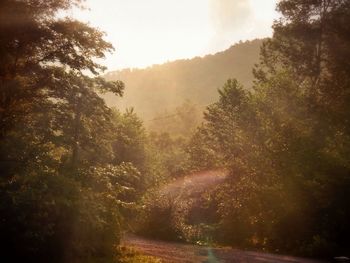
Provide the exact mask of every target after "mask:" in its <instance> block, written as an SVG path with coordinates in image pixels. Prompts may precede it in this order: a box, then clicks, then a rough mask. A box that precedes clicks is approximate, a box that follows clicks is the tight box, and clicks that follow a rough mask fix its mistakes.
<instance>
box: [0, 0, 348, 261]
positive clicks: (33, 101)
mask: <svg viewBox="0 0 350 263" xmlns="http://www.w3.org/2000/svg"><path fill="white" fill-rule="evenodd" d="M83 2H84V1H81V0H46V1H34V0H18V1H17V0H4V1H0V18H1V19H0V59H1V63H0V233H1V235H0V249H1V256H2V259H3V260H4V262H30V263H31V262H35V263H36V262H39V263H46V262H53V263H81V262H91V263H96V262H111V263H112V262H113V263H128V262H129V263H130V262H160V261H159V260H157V259H155V258H152V257H149V256H144V255H140V254H138V253H135V252H132V251H130V250H129V248H125V247H123V246H122V245H123V242H122V241H123V235H124V233H130V232H132V233H133V234H136V235H144V236H147V237H149V238H152V239H162V240H171V241H174V240H176V241H178V242H183V243H195V244H200V245H203V244H204V245H207V246H208V249H207V250H208V251H207V253H208V255H205V254H201V255H200V256H201V258H203V261H205V262H218V260H216V259H215V253H220V251H218V250H216V251H215V249H212V248H213V247H214V248H215V246H217V245H220V246H221V245H225V246H231V247H233V248H234V249H235V250H234V251H235V252H238V253H228V254H231V255H230V257H229V258H227V262H246V261H239V258H240V256H239V255H238V254H241V256H242V253H239V251H240V250H237V249H244V250H260V251H263V252H269V253H273V254H280V253H282V254H288V255H303V256H308V257H319V258H323V259H326V260H327V262H329V261H330V260H333V258H334V257H336V256H347V257H349V256H350V253H349V251H350V239H349V236H350V224H349V222H350V206H349V200H350V198H349V189H350V51H349V50H350V49H349V47H350V27H349V25H350V1H348V0H317V1H309V0H280V1H279V2H278V4H277V10H278V11H279V12H280V14H281V18H280V19H279V20H277V21H275V22H274V24H273V30H274V33H273V36H272V37H271V38H269V39H265V40H264V41H261V40H255V41H251V42H246V43H240V44H237V45H235V46H233V47H231V48H230V49H229V50H227V51H224V52H221V53H218V54H216V55H209V56H206V57H204V58H195V59H190V60H180V61H175V62H170V63H166V64H164V65H158V66H153V67H150V68H147V69H139V70H133V71H131V70H124V71H121V72H118V73H110V74H108V75H104V71H103V70H104V69H105V68H104V67H103V66H102V65H101V64H99V63H97V62H96V61H100V59H103V58H105V55H106V54H107V53H109V52H111V51H112V50H113V46H112V44H111V43H109V42H107V41H106V40H105V35H104V34H103V33H102V32H101V31H99V30H98V29H96V28H94V27H92V26H91V25H89V24H86V23H83V22H80V21H78V20H75V19H73V18H72V17H62V13H64V12H67V11H69V10H71V9H74V8H79V7H81V5H82V4H83ZM259 47H261V49H260V54H259V55H258V53H259ZM257 61H258V63H257V64H256V65H254V64H255V63H256V62H257ZM106 77H107V80H106ZM112 79H113V81H112ZM117 79H118V80H117ZM120 80H123V81H125V84H126V86H125V85H124V83H123V82H122V81H120ZM112 93H113V94H115V96H118V97H122V96H123V95H124V93H125V98H126V99H125V101H124V102H123V101H121V100H116V101H115V104H114V105H115V106H118V107H119V108H124V107H125V104H127V106H134V107H135V109H136V111H135V110H134V109H132V108H128V109H126V110H125V111H121V110H119V109H117V108H113V107H111V106H110V105H108V104H107V103H106V101H105V100H104V99H103V98H102V97H101V94H102V95H104V96H106V97H110V98H111V95H110V94H112ZM110 102H111V101H110ZM208 104H209V105H208ZM204 105H208V106H207V107H205V108H204V109H203V110H201V107H204ZM167 109H169V110H167ZM157 112H160V113H158V114H157ZM137 113H139V114H140V116H142V118H141V117H140V116H139V115H138V114H137ZM151 116H154V117H152V118H155V119H156V120H155V119H153V121H152V122H150V120H149V119H147V118H151ZM201 116H202V117H201ZM166 120H170V121H169V122H167V121H166ZM131 240H138V239H137V238H134V239H131ZM130 242H132V241H129V243H130ZM152 243H154V242H152ZM124 244H125V243H124ZM167 246H175V245H174V244H173V243H171V244H168V245H167ZM225 250H226V251H227V252H229V248H228V249H226V248H225ZM170 251H171V250H170ZM195 251H199V249H195ZM201 251H202V250H201ZM232 251H233V250H231V252H232ZM168 252H169V251H168ZM170 254H171V255H174V253H170ZM243 254H244V253H243ZM174 256H175V255H174ZM217 256H218V255H217ZM219 256H220V255H219ZM219 256H218V257H217V258H220V257H219ZM221 256H222V254H221ZM271 256H272V257H269V258H270V259H272V258H276V257H274V256H273V255H271ZM193 258H197V257H193ZM278 258H285V259H286V257H278ZM341 259H342V260H345V259H346V257H342V258H341ZM189 260H190V261H191V259H189ZM261 260H264V256H263V257H260V256H257V257H256V258H255V257H254V259H253V260H252V261H249V262H261ZM169 261H170V262H182V261H176V260H175V261H174V260H173V258H170V259H169ZM265 261H266V260H265ZM288 261H289V260H288ZM165 262H167V261H165ZM192 262H198V260H192ZM271 262H272V260H271ZM273 262H285V261H279V260H277V261H275V260H273ZM290 262H292V261H290ZM293 262H302V261H293ZM342 262H344V261H342ZM345 262H346V261H345Z"/></svg>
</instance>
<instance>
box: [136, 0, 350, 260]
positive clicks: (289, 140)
mask: <svg viewBox="0 0 350 263" xmlns="http://www.w3.org/2000/svg"><path fill="white" fill-rule="evenodd" d="M277 8H278V11H280V12H281V14H282V18H281V19H279V20H278V21H276V22H275V23H274V26H273V29H274V34H273V37H272V38H271V39H269V40H267V41H265V42H264V45H263V47H262V49H261V57H260V63H259V64H258V65H256V66H255V68H254V71H253V72H254V76H255V81H254V87H253V90H248V89H246V88H244V87H243V86H242V85H240V84H239V82H238V81H237V80H235V79H230V80H228V81H227V82H226V84H225V85H224V86H223V87H222V88H221V89H220V90H219V100H218V101H217V102H216V103H213V104H212V105H210V106H209V107H208V108H207V110H206V111H205V113H204V123H203V124H202V125H201V126H200V127H199V128H198V130H197V131H196V133H195V134H194V135H193V137H192V139H191V140H190V142H189V143H187V144H186V145H184V147H183V149H184V150H183V151H184V152H185V153H186V156H187V157H184V158H183V159H182V162H183V163H182V166H183V167H186V169H187V172H189V171H206V170H210V169H216V168H223V167H224V168H226V169H227V170H228V171H229V176H228V178H227V179H226V180H225V182H224V183H222V184H220V185H218V186H216V187H215V188H212V189H211V190H207V191H205V192H204V193H201V194H198V193H197V195H196V196H193V195H191V192H189V193H185V194H184V193H183V192H182V191H179V193H178V195H177V196H176V197H174V196H172V197H171V198H167V195H164V192H162V191H161V192H159V193H158V194H156V195H155V197H152V198H157V200H158V202H154V199H152V201H148V205H147V206H146V210H145V213H146V216H145V218H146V220H145V222H142V223H141V228H140V231H141V232H142V233H145V234H148V235H151V236H158V237H161V238H167V239H180V240H187V241H192V242H194V241H202V242H204V241H206V242H208V241H210V242H217V243H225V244H230V245H233V246H235V247H243V248H248V247H249V248H256V249H263V250H267V251H272V252H279V253H291V254H299V255H308V256H324V257H328V256H335V255H348V253H349V251H350V241H349V236H350V227H349V223H348V222H349V220H350V206H349V200H350V199H349V194H348V189H349V187H350V154H349V153H350V125H349V123H350V119H349V118H350V107H349V106H350V92H349V91H350V62H349V61H350V53H349V47H350V28H349V24H350V21H349V17H350V2H349V1H342V0H331V1H330V0H320V1H305V0H282V1H280V2H279V3H278V5H277ZM180 192H181V193H180ZM156 215H161V217H157V216H156ZM154 221H156V222H157V223H156V224H152V222H154ZM169 222H171V223H170V224H169ZM142 226H146V227H142Z"/></svg>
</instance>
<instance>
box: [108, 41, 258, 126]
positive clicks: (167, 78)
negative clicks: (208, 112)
mask: <svg viewBox="0 0 350 263" xmlns="http://www.w3.org/2000/svg"><path fill="white" fill-rule="evenodd" d="M261 44H262V40H253V41H246V42H240V43H237V44H235V45H233V46H232V47H230V48H229V49H227V50H225V51H222V52H219V53H216V54H214V55H207V56H204V57H196V58H192V59H185V60H176V61H173V62H168V63H165V64H161V65H153V66H151V67H148V68H146V69H124V70H121V71H116V72H110V73H107V74H106V79H108V80H116V79H120V80H122V81H123V82H124V83H125V85H126V86H127V87H128V88H127V90H126V91H125V95H124V96H123V98H121V99H119V98H116V97H115V96H112V94H110V95H106V96H105V98H106V100H107V102H108V104H110V105H115V104H118V105H119V107H122V108H125V107H130V105H132V106H134V107H135V111H136V112H137V114H138V115H139V116H141V118H143V119H144V120H151V119H155V118H158V117H160V116H164V115H165V112H167V115H173V114H175V113H176V112H177V111H178V108H180V109H181V108H183V107H184V106H181V105H183V104H184V103H185V105H186V101H190V102H191V103H193V104H194V105H195V106H196V107H197V108H198V109H199V110H201V111H202V110H203V109H204V108H205V106H206V105H208V104H210V103H213V102H214V101H216V100H217V98H218V94H217V89H218V88H219V87H220V86H221V85H222V83H224V82H225V81H226V80H227V79H228V78H231V77H235V78H238V79H240V80H241V81H242V83H243V84H244V85H245V86H246V87H251V86H252V82H253V75H252V67H253V66H254V64H255V63H257V62H258V60H259V49H260V46H261ZM116 102H117V103H116ZM189 117H190V116H186V118H189ZM180 118H181V117H180ZM177 121H178V120H177V118H169V119H168V120H163V121H159V122H155V123H159V124H163V123H164V125H165V127H164V128H163V127H159V128H157V125H153V122H150V123H145V124H146V125H147V127H149V128H152V130H155V131H158V130H159V129H160V130H161V132H163V129H165V128H166V127H168V126H170V127H172V128H174V130H175V131H176V132H181V129H179V128H180V127H181V125H182V122H181V119H180V122H179V124H172V123H171V122H173V123H177ZM176 125H180V127H176ZM174 126H175V127H174ZM192 127H193V126H192V125H191V126H189V129H190V128H192ZM168 132H171V131H168Z"/></svg>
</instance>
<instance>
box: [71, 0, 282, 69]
mask: <svg viewBox="0 0 350 263" xmlns="http://www.w3.org/2000/svg"><path fill="white" fill-rule="evenodd" d="M276 2H277V0H86V5H87V7H88V8H89V9H90V10H85V11H74V12H71V13H70V15H73V16H74V17H76V18H78V19H80V20H83V21H87V22H89V23H90V24H91V25H93V26H96V27H98V28H99V29H101V30H102V31H104V32H106V33H107V36H106V39H107V40H108V41H110V42H111V43H112V44H113V46H114V47H115V49H116V51H115V52H114V53H113V54H109V55H108V56H107V58H106V60H105V61H104V62H103V64H105V65H106V66H107V67H108V70H115V69H121V68H127V67H131V68H134V67H146V66H150V65H152V64H160V63H164V62H166V61H172V60H175V59H181V58H192V57H195V56H203V55H206V54H210V53H215V52H218V51H222V50H224V49H226V48H228V47H230V46H231V45H233V44H234V43H236V42H238V41H239V40H247V39H254V38H259V37H266V36H271V34H272V30H271V25H272V21H273V19H275V18H277V13H276V12H275V5H276Z"/></svg>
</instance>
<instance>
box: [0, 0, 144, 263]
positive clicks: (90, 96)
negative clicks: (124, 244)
mask: <svg viewBox="0 0 350 263" xmlns="http://www.w3.org/2000/svg"><path fill="white" fill-rule="evenodd" d="M80 4H81V1H79V0H76V1H74V0H72V1H70V0H59V1H31V0H23V1H22V0H21V1H13V0H5V1H1V3H0V18H1V20H0V28H1V30H0V57H1V63H0V85H1V86H0V88H1V92H0V122H1V125H0V126H1V128H0V162H1V178H0V196H1V202H0V211H1V213H0V214H1V222H2V224H1V227H0V228H1V233H2V236H1V247H2V248H3V249H4V253H3V257H4V258H5V260H9V261H17V260H18V261H21V260H23V259H26V260H27V259H30V260H31V261H33V262H47V261H48V260H51V261H52V260H56V261H58V262H59V261H61V262H62V261H72V260H74V258H79V257H82V258H85V257H87V256H91V257H93V256H111V254H112V253H113V251H114V250H113V246H114V245H116V244H117V243H118V241H119V234H120V223H121V221H120V215H121V210H122V209H124V208H122V207H124V205H125V206H129V204H132V203H133V202H134V201H135V200H134V199H135V195H134V194H130V193H131V192H132V191H133V190H132V189H133V188H134V187H135V188H136V187H138V184H139V179H137V178H138V177H139V172H138V171H137V169H136V168H135V167H133V166H132V165H131V164H124V163H120V165H118V166H116V165H113V159H114V155H113V151H112V141H113V139H114V137H113V136H114V132H115V126H114V123H113V114H112V110H111V109H109V108H108V107H107V106H106V104H105V102H104V101H103V99H101V98H100V96H99V94H100V93H103V92H107V91H108V92H113V93H115V94H117V95H122V91H123V88H124V85H123V83H122V82H120V81H115V82H107V81H105V80H104V79H103V78H101V77H99V76H98V74H99V72H101V70H103V69H104V67H103V66H101V65H100V64H98V63H96V62H95V61H96V58H103V57H104V53H105V52H108V51H111V50H112V46H111V44H109V43H108V42H106V41H105V40H103V33H101V32H100V31H98V30H97V29H94V28H92V27H90V26H88V25H86V24H83V23H81V22H79V21H75V20H73V19H71V18H59V16H58V13H59V12H61V11H64V10H67V9H69V8H71V7H72V6H74V5H77V6H80ZM125 176H126V177H127V176H130V177H129V178H128V179H125V178H124V179H123V177H125ZM127 189H128V190H127Z"/></svg>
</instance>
